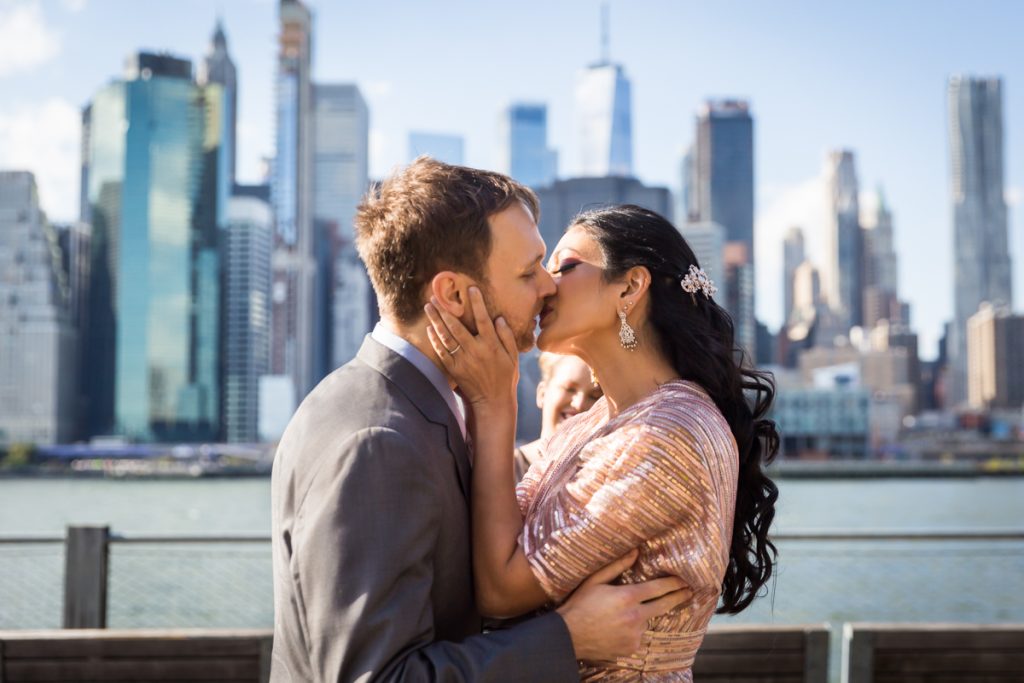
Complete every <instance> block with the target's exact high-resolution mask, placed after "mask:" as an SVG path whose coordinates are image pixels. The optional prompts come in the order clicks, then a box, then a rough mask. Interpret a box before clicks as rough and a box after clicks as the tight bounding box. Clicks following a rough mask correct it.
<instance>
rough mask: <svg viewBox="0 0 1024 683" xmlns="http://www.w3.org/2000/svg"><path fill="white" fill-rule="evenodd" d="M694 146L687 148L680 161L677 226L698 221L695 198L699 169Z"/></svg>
mask: <svg viewBox="0 0 1024 683" xmlns="http://www.w3.org/2000/svg"><path fill="white" fill-rule="evenodd" d="M694 162H695V159H694V154H693V145H692V144H691V145H690V146H689V147H687V148H686V152H684V153H683V156H682V158H681V159H680V160H679V197H678V202H677V203H676V215H675V223H676V225H679V226H681V225H683V224H684V223H688V222H690V221H696V220H697V218H698V217H697V215H696V213H695V209H696V201H695V199H694V197H693V193H694V190H695V189H696V187H697V168H696V166H695V164H694Z"/></svg>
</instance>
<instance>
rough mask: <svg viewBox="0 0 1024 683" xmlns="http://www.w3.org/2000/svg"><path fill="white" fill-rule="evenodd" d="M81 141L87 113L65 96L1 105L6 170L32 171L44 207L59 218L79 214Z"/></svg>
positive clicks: (0, 152) (0, 165) (1, 163)
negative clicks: (9, 105) (27, 104)
mask: <svg viewBox="0 0 1024 683" xmlns="http://www.w3.org/2000/svg"><path fill="white" fill-rule="evenodd" d="M80 140H81V115H80V113H79V111H78V109H77V108H76V107H74V106H73V105H71V104H70V103H68V102H66V101H64V100H61V99H58V98H51V99H49V100H46V101H44V102H41V103H39V104H36V105H31V106H21V107H16V108H14V109H13V110H4V109H2V108H0V169H4V170H24V171H32V172H33V173H34V174H35V176H36V183H37V185H38V186H39V197H40V201H41V202H42V204H43V209H44V210H45V211H46V213H47V214H48V215H49V216H50V217H51V218H54V219H56V220H62V221H63V220H72V219H74V218H76V217H77V216H78V187H79V156H80V154H81V152H80V150H79V144H80V142H79V141H80Z"/></svg>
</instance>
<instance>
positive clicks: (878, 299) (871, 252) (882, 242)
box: [861, 191, 910, 329]
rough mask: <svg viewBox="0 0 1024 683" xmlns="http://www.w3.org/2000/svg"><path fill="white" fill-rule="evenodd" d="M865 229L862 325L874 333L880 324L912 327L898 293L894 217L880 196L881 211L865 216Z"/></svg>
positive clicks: (883, 198) (878, 209)
mask: <svg viewBox="0 0 1024 683" xmlns="http://www.w3.org/2000/svg"><path fill="white" fill-rule="evenodd" d="M861 224H862V226H863V228H864V231H863V233H862V235H863V238H864V269H863V275H864V282H863V285H864V291H863V306H864V308H863V312H864V318H863V324H864V327H865V328H867V329H871V328H872V327H874V326H875V325H877V324H878V323H879V321H881V320H888V321H890V322H893V323H903V324H906V323H909V322H910V321H909V320H903V319H902V315H901V306H900V301H899V297H898V291H897V279H898V275H899V273H898V270H897V269H898V265H897V260H896V248H895V245H894V243H893V229H892V213H891V212H890V211H889V207H888V206H887V205H886V203H885V197H884V195H883V194H882V192H881V191H879V192H878V208H877V209H876V210H875V211H873V212H870V213H868V214H867V215H863V216H862V217H861Z"/></svg>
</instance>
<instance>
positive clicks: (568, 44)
mask: <svg viewBox="0 0 1024 683" xmlns="http://www.w3.org/2000/svg"><path fill="white" fill-rule="evenodd" d="M310 4H311V6H312V7H313V9H314V11H315V14H316V29H315V37H314V46H315V56H314V67H313V68H314V78H315V79H316V80H318V81H322V82H356V83H358V84H359V85H360V87H361V88H362V89H363V92H364V94H365V95H366V97H367V99H368V101H369V103H370V109H371V170H372V172H373V174H374V175H376V176H379V175H382V174H384V173H386V172H387V170H388V169H390V168H392V167H394V166H395V165H396V164H400V163H402V162H404V161H405V160H406V159H405V152H406V139H407V135H408V132H409V131H410V130H413V129H421V130H436V131H441V132H452V133H458V134H462V135H464V136H465V138H466V157H467V158H466V160H467V163H470V164H472V165H476V166H482V167H489V166H491V165H492V164H493V163H495V161H496V159H497V155H496V152H495V148H496V144H497V142H496V139H497V119H498V114H499V112H500V110H501V108H502V106H503V105H504V104H506V103H507V102H509V101H511V100H515V99H528V100H535V101H543V102H547V103H548V105H549V108H550V109H549V112H550V113H549V116H550V138H551V139H550V142H551V144H552V145H553V146H554V147H556V148H557V149H558V150H559V152H560V156H561V163H560V172H561V173H562V174H563V175H568V174H572V172H573V170H574V167H575V150H574V140H575V138H574V135H573V126H572V90H573V85H574V82H575V77H576V73H577V71H578V69H579V68H580V67H582V66H583V65H585V64H586V63H587V62H589V61H591V60H593V59H594V58H595V57H597V55H598V51H599V42H598V36H599V17H600V9H599V8H600V4H599V2H598V1H597V0H558V2H551V1H550V0H548V1H547V2H539V1H535V0H520V1H519V2H516V3H514V4H513V3H497V2H471V1H469V0H432V1H431V2H413V1H407V2H387V1H384V0H381V1H376V2H361V3H348V2H337V1H332V2H328V1H327V0H315V1H313V2H311V3H310ZM276 9H277V3H276V2H274V1H271V0H218V1H207V0H174V1H173V2H172V1H170V0H145V1H143V0H45V1H43V0H0V92H2V94H3V95H2V97H0V168H28V169H30V170H33V171H35V172H36V173H37V175H38V179H39V183H40V192H41V196H42V199H43V202H44V207H45V208H46V209H47V211H48V213H50V215H51V216H52V217H53V218H55V219H58V220H66V219H71V218H74V217H75V215H76V213H77V196H78V178H77V166H78V161H79V160H78V143H79V131H78V110H79V108H80V107H81V106H82V105H83V104H85V103H86V102H87V101H88V100H89V98H90V97H91V96H92V95H93V94H94V93H95V92H96V90H97V89H98V88H99V87H100V86H102V85H103V84H104V83H106V82H107V81H108V80H110V79H111V78H114V77H117V76H118V75H119V74H120V72H121V68H122V64H123V62H124V58H125V57H126V56H127V55H128V54H129V53H131V52H132V51H134V50H138V49H142V48H145V49H154V50H166V51H169V52H173V53H175V54H179V55H183V56H188V57H192V58H193V59H194V60H198V59H199V58H200V57H201V55H202V54H203V52H204V51H205V49H206V45H207V42H208V40H209V36H210V33H211V32H212V29H213V25H214V22H215V20H216V17H217V15H218V13H219V14H220V16H222V17H223V20H224V23H225V28H226V32H227V36H228V43H229V48H230V51H231V53H232V55H233V56H234V58H235V61H236V63H237V64H238V66H239V72H240V74H239V75H240V80H241V90H240V97H241V101H240V121H239V125H240V132H239V148H240V149H239V152H240V154H239V173H240V175H241V177H242V178H243V179H247V180H255V179H256V178H257V177H258V174H259V168H260V159H261V158H262V157H265V156H269V155H270V154H272V151H273V149H272V146H273V136H272V125H273V121H272V115H273V113H272V93H273V89H272V88H273V70H274V54H275V40H276ZM610 13H611V21H612V26H611V54H612V57H613V59H615V60H617V61H619V62H621V63H623V64H624V66H625V68H626V71H627V74H628V75H629V77H630V78H631V80H632V82H633V125H634V150H635V151H634V157H635V163H634V165H635V169H636V173H637V175H638V176H639V177H640V178H641V179H642V180H644V181H645V182H648V183H652V184H661V185H668V186H669V187H672V188H673V190H674V189H676V186H677V185H678V182H679V181H678V167H679V157H680V153H681V151H682V150H683V148H684V147H685V146H686V145H687V144H689V143H690V142H691V140H692V137H693V116H694V112H695V111H696V109H697V107H698V106H699V104H700V103H701V101H703V100H704V99H705V98H707V97H721V96H736V97H745V98H748V99H749V100H750V101H751V105H752V111H753V115H754V118H755V145H756V149H755V155H756V184H757V214H758V224H757V229H756V230H757V236H756V240H757V253H756V259H757V264H758V273H757V285H758V294H757V296H758V301H757V307H758V314H759V317H761V318H763V319H765V320H766V321H768V322H769V323H770V324H771V325H772V326H776V325H778V323H779V322H780V321H781V310H782V287H781V249H782V246H781V238H782V235H783V234H784V233H785V230H786V229H787V228H788V227H789V226H790V225H792V224H799V225H801V226H802V227H803V228H804V229H805V231H806V232H807V233H808V241H809V243H810V248H811V254H812V258H815V260H821V256H820V255H821V250H822V247H823V245H824V240H823V238H822V229H823V221H822V217H821V213H822V211H823V195H822V190H821V187H820V181H819V178H820V174H821V168H822V164H823V161H824V157H825V154H826V152H827V151H828V150H830V149H834V148H850V149H852V150H854V152H855V153H856V155H857V167H858V175H859V178H860V183H861V187H862V190H864V191H873V190H875V189H876V188H877V187H879V186H881V187H883V188H884V191H885V195H886V199H887V201H888V203H889V205H890V206H891V208H892V211H893V213H894V219H895V230H896V244H897V249H898V251H899V255H900V286H901V290H902V291H901V294H902V295H903V296H904V297H905V298H907V299H909V300H910V301H911V303H912V304H913V318H914V324H915V327H917V328H918V329H919V331H920V333H921V336H922V354H923V355H924V356H926V357H931V356H933V355H934V354H935V351H936V349H935V343H936V340H937V339H938V336H939V334H940V332H941V325H942V322H943V321H944V320H946V319H948V318H949V317H950V315H951V310H952V298H953V282H952V275H951V273H952V268H951V263H952V223H951V210H950V200H949V160H948V154H949V153H948V145H947V132H946V125H947V122H946V109H945V87H946V79H947V77H948V76H949V75H950V74H953V73H972V74H979V75H999V76H1002V77H1003V78H1004V117H1005V118H1004V125H1005V142H1006V148H1005V149H1006V190H1007V196H1008V199H1009V200H1010V202H1011V209H1010V215H1011V252H1012V256H1013V259H1014V286H1015V300H1016V302H1017V306H1016V308H1018V310H1019V309H1020V308H1021V303H1022V302H1024V265H1022V264H1024V221H1022V220H1021V218H1020V216H1019V213H1020V208H1021V200H1022V198H1024V175H1022V174H1024V166H1022V164H1024V47H1021V45H1022V41H1021V35H1022V34H1021V27H1022V26H1024V3H1019V2H1014V1H1012V0H1004V1H1002V2H997V1H987V2H966V1H963V2H950V1H942V0H938V1H936V0H932V1H929V2H921V1H917V2H909V1H903V2H894V1H890V2H877V1H872V2H857V3H819V2H786V1H776V2H772V3H762V2H728V1H726V2H689V1H687V2H667V1H664V2H653V1H649V0H631V1H630V2H625V1H624V0H611V2H610ZM865 199H866V200H867V201H870V198H869V197H865Z"/></svg>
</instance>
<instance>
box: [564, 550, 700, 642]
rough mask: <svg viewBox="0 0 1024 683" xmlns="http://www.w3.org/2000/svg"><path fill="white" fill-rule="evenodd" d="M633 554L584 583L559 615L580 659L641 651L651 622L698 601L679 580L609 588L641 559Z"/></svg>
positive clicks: (672, 578)
mask: <svg viewBox="0 0 1024 683" xmlns="http://www.w3.org/2000/svg"><path fill="white" fill-rule="evenodd" d="M636 557H637V551H636V550H633V551H631V552H630V553H629V554H628V555H626V556H625V557H622V558H620V559H618V560H616V561H614V562H612V563H611V564H609V565H608V566H606V567H605V568H604V569H601V570H600V571H598V572H597V573H595V574H594V575H593V576H591V577H590V578H589V579H587V580H586V581H584V582H583V583H582V584H580V587H579V588H577V589H576V592H575V593H573V594H572V597H570V598H569V600H567V601H566V602H565V603H564V604H563V605H562V606H561V607H559V608H558V613H559V614H560V615H562V619H564V620H565V625H566V626H567V627H568V628H569V635H570V636H572V646H573V649H574V650H575V651H576V658H577V659H588V660H595V659H599V660H609V659H615V658H616V657H626V656H629V655H631V654H633V653H634V652H636V651H637V650H639V649H640V638H641V636H642V635H643V632H644V630H645V629H646V628H647V621H648V620H649V619H652V618H653V617H656V616H659V615H662V614H664V613H665V612H668V611H669V610H671V609H673V608H675V607H678V606H679V605H681V604H683V603H685V602H688V601H690V600H692V599H693V591H691V590H690V589H689V588H687V587H686V584H685V583H683V580H682V579H680V578H677V577H674V576H669V577H665V578H662V579H654V580H652V581H647V582H645V583H635V584H630V585H626V586H610V585H608V584H609V582H611V581H613V580H614V579H615V578H616V577H618V576H619V575H620V574H622V572H624V571H626V570H627V569H629V567H631V566H632V565H633V563H634V562H635V561H636Z"/></svg>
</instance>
